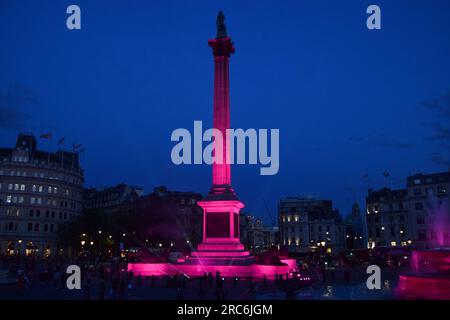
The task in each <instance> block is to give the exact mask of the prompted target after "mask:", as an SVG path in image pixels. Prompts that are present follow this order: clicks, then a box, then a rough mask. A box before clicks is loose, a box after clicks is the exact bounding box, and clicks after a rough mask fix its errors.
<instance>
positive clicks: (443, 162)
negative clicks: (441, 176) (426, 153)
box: [431, 153, 450, 168]
mask: <svg viewBox="0 0 450 320" xmlns="http://www.w3.org/2000/svg"><path fill="white" fill-rule="evenodd" d="M431 161H433V162H434V163H435V164H437V165H439V166H443V167H447V168H450V157H445V156H442V155H440V154H437V153H434V154H432V155H431Z"/></svg>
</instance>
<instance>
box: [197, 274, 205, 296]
mask: <svg viewBox="0 0 450 320" xmlns="http://www.w3.org/2000/svg"><path fill="white" fill-rule="evenodd" d="M199 280H200V281H199V283H200V287H199V289H198V295H199V296H200V297H204V296H205V288H203V278H200V279H199Z"/></svg>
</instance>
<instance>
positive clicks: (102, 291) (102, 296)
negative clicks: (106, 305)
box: [98, 281, 106, 300]
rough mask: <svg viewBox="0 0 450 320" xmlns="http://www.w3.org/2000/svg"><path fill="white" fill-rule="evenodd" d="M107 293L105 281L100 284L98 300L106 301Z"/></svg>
mask: <svg viewBox="0 0 450 320" xmlns="http://www.w3.org/2000/svg"><path fill="white" fill-rule="evenodd" d="M105 293H106V286H105V281H102V282H100V288H99V290H98V299H99V300H104V299H105Z"/></svg>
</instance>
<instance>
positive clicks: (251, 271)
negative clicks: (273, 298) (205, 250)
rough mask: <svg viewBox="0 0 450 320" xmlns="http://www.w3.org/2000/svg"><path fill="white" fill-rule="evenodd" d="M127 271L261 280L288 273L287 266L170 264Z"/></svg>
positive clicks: (131, 266)
mask: <svg viewBox="0 0 450 320" xmlns="http://www.w3.org/2000/svg"><path fill="white" fill-rule="evenodd" d="M128 271H133V274H135V275H139V274H140V275H141V276H152V275H154V276H166V275H174V274H176V273H182V274H186V275H188V276H189V277H198V276H202V275H203V274H204V273H205V272H206V273H209V272H211V273H212V274H213V275H215V274H216V272H217V271H219V272H220V275H221V276H223V277H234V276H238V277H248V276H252V277H256V278H262V277H264V275H265V276H266V277H275V274H283V275H285V274H286V273H288V272H289V271H290V268H289V266H287V265H285V266H270V265H257V264H253V265H250V266H216V265H177V264H170V263H130V264H128Z"/></svg>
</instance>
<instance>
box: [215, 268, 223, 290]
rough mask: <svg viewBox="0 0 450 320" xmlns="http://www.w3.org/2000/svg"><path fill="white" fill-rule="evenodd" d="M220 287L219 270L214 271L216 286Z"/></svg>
mask: <svg viewBox="0 0 450 320" xmlns="http://www.w3.org/2000/svg"><path fill="white" fill-rule="evenodd" d="M221 287H222V278H221V277H220V272H219V271H217V272H216V288H221Z"/></svg>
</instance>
